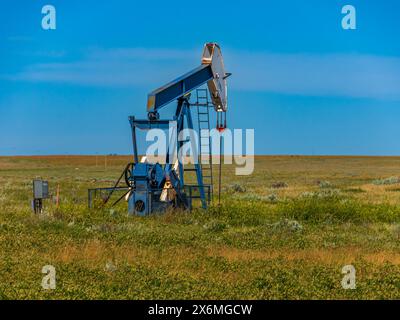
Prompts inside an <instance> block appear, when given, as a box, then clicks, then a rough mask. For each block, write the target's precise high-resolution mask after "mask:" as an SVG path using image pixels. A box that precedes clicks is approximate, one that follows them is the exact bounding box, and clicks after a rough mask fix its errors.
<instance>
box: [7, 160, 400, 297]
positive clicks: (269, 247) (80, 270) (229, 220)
mask: <svg viewBox="0 0 400 320" xmlns="http://www.w3.org/2000/svg"><path fill="white" fill-rule="evenodd" d="M129 161H130V159H129V158H128V157H123V156H108V157H107V158H105V157H104V156H98V157H95V156H93V157H89V156H51V157H50V156H49V157H0V299H186V298H193V299H248V298H249V299H399V298H400V245H399V243H400V179H398V178H396V177H400V158H396V157H300V156H292V157H289V156H287V157H278V156H276V157H275V156H273V157H272V156H271V157H258V158H256V162H255V172H254V173H253V175H251V176H244V177H239V176H235V175H234V167H233V166H226V167H225V168H224V175H223V198H222V203H223V205H222V207H221V208H220V209H219V208H217V207H211V208H210V209H209V210H208V211H206V212H205V211H202V210H197V211H194V212H191V213H188V212H168V213H167V214H165V215H155V216H151V217H146V218H140V217H128V216H127V214H126V207H125V206H126V204H125V203H122V204H120V205H119V206H118V207H117V208H115V209H114V210H110V209H109V208H108V209H103V210H88V209H87V189H88V188H91V187H100V186H110V185H112V184H113V182H114V181H115V179H116V178H118V176H119V174H120V172H121V171H122V170H123V168H124V166H125V164H126V163H127V162H129ZM37 177H41V178H44V179H47V180H49V184H50V188H51V193H52V194H53V196H54V195H55V193H56V187H57V184H59V186H60V196H61V202H60V206H59V207H58V208H56V206H55V204H54V201H53V200H47V201H46V202H45V210H44V213H43V214H41V215H34V214H33V213H32V210H31V208H30V201H31V197H32V179H34V178H37ZM348 264H352V265H354V267H355V268H356V270H357V274H356V277H357V278H356V281H357V282H356V285H357V287H356V289H355V290H345V289H343V288H342V286H341V280H342V278H343V274H342V273H341V270H342V267H343V266H344V265H348ZM44 265H53V266H54V267H55V268H56V272H57V277H56V279H57V286H56V289H55V290H44V289H43V288H42V287H41V281H42V277H43V276H44V274H42V273H41V270H42V267H43V266H44Z"/></svg>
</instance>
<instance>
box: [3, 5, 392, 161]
mask: <svg viewBox="0 0 400 320" xmlns="http://www.w3.org/2000/svg"><path fill="white" fill-rule="evenodd" d="M46 4H52V5H54V6H55V8H56V14H57V15H56V17H57V25H56V27H57V28H56V30H43V29H42V26H41V20H42V17H43V15H42V13H41V9H42V7H43V6H44V5H46ZM346 4H351V5H353V6H354V7H355V8H356V14H357V15H356V17H357V29H356V30H343V28H342V26H341V20H342V17H343V14H342V13H341V9H342V7H343V6H344V5H346ZM205 42H218V43H219V44H220V45H221V48H222V52H223V55H224V59H225V66H226V68H227V69H228V71H229V72H232V73H233V75H232V77H231V78H229V80H230V81H229V112H228V125H229V126H230V127H231V128H243V129H245V128H254V129H255V148H256V153H258V154H339V155H400V125H399V122H400V2H399V1H395V0H393V1H389V0H384V1H382V0H380V1H378V0H368V1H367V0H347V1H339V0H302V1H300V0H299V1H296V0H281V1H266V0H264V1H251V0H246V1H212V2H210V1H206V2H204V1H189V0H186V1H180V0H174V1H165V0H163V1H158V0H153V1H134V0H133V1H132V0H126V1H122V0H121V1H118V0H113V1H111V0H109V1H106V0H103V1H99V0H98V1H90V0H85V1H82V0H68V1H66V0H64V1H59V0H46V1H41V0H34V1H33V0H25V1H23V0H4V1H1V3H0V155H14V154H28V155H29V154H96V153H99V154H104V153H118V154H129V153H131V138H130V127H129V123H128V116H129V115H135V116H136V117H138V118H145V117H146V112H145V111H146V98H147V93H148V92H150V91H152V90H153V89H155V88H157V87H159V86H161V85H163V84H164V83H166V82H167V81H169V80H172V79H174V78H176V77H178V76H180V75H181V74H182V73H185V72H187V71H189V70H191V69H193V68H195V67H197V66H198V65H199V63H200V55H201V51H202V46H203V44H204V43H205Z"/></svg>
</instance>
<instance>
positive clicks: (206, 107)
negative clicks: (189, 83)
mask: <svg viewBox="0 0 400 320" xmlns="http://www.w3.org/2000/svg"><path fill="white" fill-rule="evenodd" d="M195 105H196V106H197V123H198V128H199V134H200V136H199V157H198V161H199V163H200V166H201V171H202V173H203V183H204V184H205V185H209V186H210V196H211V198H212V196H213V170H212V162H213V161H212V154H211V137H210V136H209V133H210V108H212V107H213V105H212V103H211V102H210V100H209V95H208V90H207V89H196V103H195ZM202 129H206V130H207V135H205V134H204V133H203V134H202Z"/></svg>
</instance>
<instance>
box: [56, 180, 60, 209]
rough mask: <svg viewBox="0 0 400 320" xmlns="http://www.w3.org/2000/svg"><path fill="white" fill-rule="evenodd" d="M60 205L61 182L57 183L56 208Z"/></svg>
mask: <svg viewBox="0 0 400 320" xmlns="http://www.w3.org/2000/svg"><path fill="white" fill-rule="evenodd" d="M59 205H60V184H57V193H56V208H58V207H59Z"/></svg>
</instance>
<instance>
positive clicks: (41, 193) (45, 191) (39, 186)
mask: <svg viewBox="0 0 400 320" xmlns="http://www.w3.org/2000/svg"><path fill="white" fill-rule="evenodd" d="M48 197H49V183H48V182H47V181H43V180H33V198H34V199H47V198H48Z"/></svg>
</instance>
